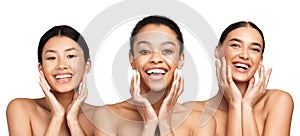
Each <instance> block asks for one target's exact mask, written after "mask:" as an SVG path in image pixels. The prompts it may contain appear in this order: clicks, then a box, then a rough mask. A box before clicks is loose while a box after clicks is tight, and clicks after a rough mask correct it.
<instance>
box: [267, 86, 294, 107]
mask: <svg viewBox="0 0 300 136" xmlns="http://www.w3.org/2000/svg"><path fill="white" fill-rule="evenodd" d="M265 104H266V106H268V108H269V109H274V108H273V107H277V108H279V109H281V108H289V109H291V110H293V107H294V102H293V98H292V96H291V95H290V94H289V93H288V92H285V91H282V90H278V89H271V90H267V93H266V95H265Z"/></svg>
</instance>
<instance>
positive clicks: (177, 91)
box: [173, 69, 181, 99]
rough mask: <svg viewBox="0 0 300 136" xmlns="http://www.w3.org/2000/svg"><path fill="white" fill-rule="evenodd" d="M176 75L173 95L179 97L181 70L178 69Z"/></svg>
mask: <svg viewBox="0 0 300 136" xmlns="http://www.w3.org/2000/svg"><path fill="white" fill-rule="evenodd" d="M174 76H175V80H176V84H175V87H174V89H173V97H175V99H176V97H177V95H178V94H179V93H180V91H181V90H180V70H179V69H176V70H175V72H174Z"/></svg>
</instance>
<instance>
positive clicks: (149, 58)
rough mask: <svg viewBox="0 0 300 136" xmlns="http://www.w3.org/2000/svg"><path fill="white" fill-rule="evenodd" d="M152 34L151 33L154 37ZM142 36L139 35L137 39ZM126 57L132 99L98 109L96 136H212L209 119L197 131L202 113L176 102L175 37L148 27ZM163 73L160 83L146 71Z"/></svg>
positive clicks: (178, 62) (179, 82) (178, 60)
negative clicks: (158, 70)
mask: <svg viewBox="0 0 300 136" xmlns="http://www.w3.org/2000/svg"><path fill="white" fill-rule="evenodd" d="M153 32H154V33H153ZM139 34H141V35H139ZM133 51H134V54H131V53H130V54H129V58H130V62H131V66H132V69H134V72H133V76H132V79H131V88H130V94H131V96H132V98H131V99H129V100H126V101H123V102H120V103H117V104H111V105H105V106H103V107H100V108H98V109H97V111H96V113H95V118H94V121H95V123H96V125H95V126H96V127H95V134H96V135H101V136H102V135H110V136H116V135H118V136H127V135H132V136H147V135H149V136H153V135H214V132H215V120H214V119H213V118H212V119H211V120H210V121H209V122H208V123H207V124H206V125H205V126H203V127H200V124H199V121H200V118H201V116H202V112H201V111H193V110H191V109H190V108H187V107H185V106H183V105H181V104H179V103H178V102H177V99H178V97H179V96H180V94H181V93H182V91H183V77H182V74H181V72H180V70H179V69H180V68H181V67H182V65H183V59H184V56H183V54H179V44H178V41H177V40H176V34H175V32H173V31H172V30H171V29H170V28H169V27H167V26H165V25H157V24H155V25H154V24H148V25H146V26H145V27H144V28H142V29H141V30H140V31H139V33H138V36H137V37H136V40H135V42H134V45H133ZM152 68H156V69H165V70H166V71H167V72H166V73H165V74H164V76H163V77H159V78H161V79H159V80H158V79H153V78H157V77H155V76H154V77H151V76H150V75H148V74H147V72H146V71H147V70H149V69H152Z"/></svg>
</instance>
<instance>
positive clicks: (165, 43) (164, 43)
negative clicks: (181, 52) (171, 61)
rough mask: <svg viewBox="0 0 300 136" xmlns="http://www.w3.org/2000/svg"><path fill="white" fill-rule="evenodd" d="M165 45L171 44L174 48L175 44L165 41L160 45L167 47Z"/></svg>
mask: <svg viewBox="0 0 300 136" xmlns="http://www.w3.org/2000/svg"><path fill="white" fill-rule="evenodd" d="M167 44H171V45H173V46H175V43H174V42H171V41H166V42H163V43H162V45H167Z"/></svg>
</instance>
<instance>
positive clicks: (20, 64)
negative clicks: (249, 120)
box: [0, 0, 300, 136]
mask: <svg viewBox="0 0 300 136" xmlns="http://www.w3.org/2000/svg"><path fill="white" fill-rule="evenodd" d="M118 2H119V0H110V1H106V2H103V1H102V2H99V1H98V2H95V1H94V2H93V1H91V2H86V1H58V0H52V1H51V2H40V1H30V0H29V1H28V0H27V1H21V0H19V1H9V2H3V1H1V2H0V60H1V61H0V63H1V64H0V75H1V76H0V90H1V94H0V101H1V102H0V128H1V130H0V135H8V131H7V123H6V116H5V111H6V106H7V104H8V103H9V101H11V100H12V99H14V98H19V97H25V98H37V97H43V93H42V91H41V90H40V87H39V85H38V71H37V55H36V51H37V46H38V42H39V38H40V37H41V36H42V34H44V32H45V31H47V30H48V29H49V28H51V27H53V26H54V25H61V24H67V25H70V26H72V27H74V28H75V29H77V30H78V31H79V32H82V31H84V29H85V27H86V26H87V25H88V23H89V22H90V21H91V20H92V19H93V18H94V17H95V16H96V15H98V14H99V13H100V12H101V11H103V10H105V9H106V8H108V7H110V6H112V5H113V4H116V3H118ZM182 2H183V3H185V4H187V5H189V6H190V7H191V8H193V9H195V10H197V11H198V12H199V13H200V14H201V15H202V16H203V17H204V18H205V19H206V20H207V22H208V23H209V24H210V25H211V27H212V28H213V30H214V32H215V33H216V35H217V36H218V37H219V36H220V33H221V32H222V31H223V30H224V29H225V27H227V26H228V25H229V24H231V23H233V22H236V21H240V20H246V21H252V22H254V23H256V24H257V25H258V26H259V27H260V28H261V29H262V31H263V32H264V35H265V40H266V50H265V54H264V64H265V65H266V67H272V68H273V72H272V75H271V79H270V82H269V88H277V89H281V90H285V91H287V92H289V93H290V94H291V95H292V96H293V98H294V103H295V108H294V114H293V115H294V116H293V121H292V128H291V135H293V136H294V135H296V134H297V133H299V132H300V130H299V129H297V126H300V121H299V116H298V115H299V114H300V110H299V108H298V107H297V106H298V104H299V98H300V93H299V92H297V91H299V87H298V86H297V83H298V84H299V79H298V77H300V72H299V70H298V66H299V60H298V59H297V58H299V56H297V54H299V50H298V49H299V46H300V45H299V43H298V39H299V30H300V19H299V13H300V8H299V5H297V4H296V2H295V1H291V0H285V1H281V2H274V1H273V2H272V3H268V2H262V1H261V0H251V1H250V0H249V1H245V2H242V1H238V0H236V1H234V0H227V1H221V0H220V1H217V0H210V1H207V0H205V1H204V0H202V1H200V0H184V1H183V0H182ZM166 8H167V7H166ZM181 14H184V12H182V13H181ZM103 21H105V20H103ZM128 31H129V32H128V33H126V34H125V35H124V36H123V37H129V33H130V28H129V29H128ZM122 44H123V43H122ZM126 57H127V56H126ZM105 63H108V64H109V63H111V62H102V64H105ZM199 95H202V94H199ZM203 95H205V94H203Z"/></svg>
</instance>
